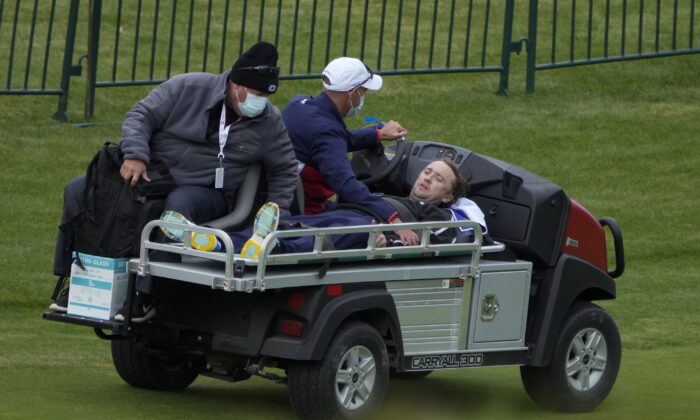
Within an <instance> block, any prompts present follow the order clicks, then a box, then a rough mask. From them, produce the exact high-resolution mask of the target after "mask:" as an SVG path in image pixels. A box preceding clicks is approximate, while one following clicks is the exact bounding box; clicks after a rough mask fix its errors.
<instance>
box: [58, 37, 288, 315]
mask: <svg viewBox="0 0 700 420" xmlns="http://www.w3.org/2000/svg"><path fill="white" fill-rule="evenodd" d="M277 58H278V54H277V49H276V48H275V46H274V45H272V44H270V43H267V42H258V43H256V44H254V45H253V46H251V47H250V49H249V50H248V51H246V52H244V53H243V54H242V55H241V56H240V57H239V58H238V60H237V61H236V62H235V63H234V65H233V67H232V68H231V70H230V71H226V72H224V73H222V74H218V75H217V74H210V73H187V74H181V75H177V76H175V77H173V78H171V79H170V80H167V81H165V82H164V83H162V84H160V85H159V86H157V87H156V88H155V89H153V90H152V91H151V92H150V93H149V94H148V96H146V97H145V98H144V99H142V100H140V101H139V102H137V103H136V105H134V107H133V108H132V109H131V110H130V111H129V112H127V114H126V119H125V120H124V123H123V125H122V135H121V140H120V143H119V145H120V147H121V150H122V152H123V154H124V163H123V165H122V167H121V171H120V174H121V176H122V178H124V182H129V183H131V184H132V185H135V184H136V183H138V182H149V181H150V179H149V177H148V175H147V172H146V169H147V166H148V164H149V162H150V161H151V160H158V161H160V162H163V163H164V164H165V165H166V166H167V167H168V169H169V170H170V174H171V175H172V177H173V180H174V181H175V184H176V185H177V187H176V188H175V190H174V191H173V192H172V193H171V194H170V195H169V196H168V198H167V200H166V202H165V209H166V210H173V211H176V212H178V213H181V214H183V215H184V216H185V217H187V218H188V219H189V220H191V221H193V222H195V223H198V224H206V223H207V222H209V221H212V220H214V219H217V218H220V217H222V216H224V215H226V214H228V213H229V212H230V211H231V210H232V209H233V208H234V207H235V205H236V203H235V202H234V198H235V193H236V191H237V190H238V188H239V186H240V185H241V183H242V182H243V179H244V178H245V174H246V172H247V170H248V168H249V166H250V165H251V164H253V163H258V162H259V163H261V164H262V166H263V168H264V171H265V173H266V174H267V182H268V187H267V191H268V197H267V199H268V200H269V201H273V202H275V203H277V204H278V205H279V207H280V208H282V209H288V208H289V206H290V204H291V202H292V199H293V195H294V189H295V186H296V181H297V174H296V158H295V155H294V149H293V147H292V144H291V142H290V140H289V136H288V135H287V130H286V128H285V125H284V122H283V121H282V117H281V114H280V111H279V110H278V109H277V108H276V107H275V106H273V105H272V104H270V103H269V101H268V97H269V96H270V95H272V94H274V93H275V92H276V91H277V87H278V83H279V67H277ZM84 189H85V177H79V178H76V179H74V180H73V181H71V182H70V183H69V184H68V185H67V186H66V190H65V202H64V211H63V217H62V221H64V222H65V221H67V220H70V219H71V218H72V217H73V216H74V215H75V214H77V212H78V211H79V205H77V203H80V198H79V197H82V194H83V191H84ZM67 243H69V241H68V238H66V237H65V234H63V233H61V232H59V236H58V238H57V250H56V254H55V258H54V273H55V274H56V275H58V276H69V275H70V272H69V270H70V258H71V251H72V250H70V249H69V248H70V247H69V246H66V244H67ZM137 288H138V289H139V290H141V291H142V292H146V293H148V292H149V289H150V285H146V284H139V285H137ZM65 304H67V295H65V296H64V295H59V296H58V298H57V299H56V301H55V302H54V304H53V305H52V308H53V309H55V310H65ZM134 309H135V310H136V311H137V312H136V314H135V319H139V317H140V318H144V317H147V316H148V315H147V314H145V313H143V310H142V309H143V308H142V305H140V304H138V305H137V307H135V308H134Z"/></svg>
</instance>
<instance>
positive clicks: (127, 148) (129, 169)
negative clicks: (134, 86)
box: [119, 78, 181, 185]
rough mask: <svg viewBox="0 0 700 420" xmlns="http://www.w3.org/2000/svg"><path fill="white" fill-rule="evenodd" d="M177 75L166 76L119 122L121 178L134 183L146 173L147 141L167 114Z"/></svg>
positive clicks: (177, 91)
mask: <svg viewBox="0 0 700 420" xmlns="http://www.w3.org/2000/svg"><path fill="white" fill-rule="evenodd" d="M180 85H181V83H179V79H178V78H175V79H170V80H168V81H166V82H164V83H162V84H160V85H159V86H157V87H156V88H155V89H153V90H152V91H151V93H149V94H148V96H146V97H145V98H144V99H142V100H140V101H139V102H137V103H136V105H134V107H133V108H131V110H129V112H127V113H126V118H125V119H124V123H123V124H122V135H121V139H120V140H119V146H120V148H121V150H122V153H123V154H124V163H123V164H122V167H121V171H120V172H121V175H122V177H123V178H124V180H125V181H128V182H131V184H132V185H135V184H136V182H138V180H139V178H141V177H143V178H144V179H146V180H147V181H150V180H149V179H148V177H147V176H146V165H147V164H148V162H149V161H150V154H151V153H150V147H149V142H150V141H151V136H152V135H153V133H154V132H156V131H158V130H159V129H160V128H161V127H162V126H163V124H164V122H165V120H166V119H167V118H168V116H169V115H170V113H171V112H172V109H173V107H174V104H175V103H176V101H177V97H178V95H179V94H180V92H181V89H180Z"/></svg>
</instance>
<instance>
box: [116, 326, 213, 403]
mask: <svg viewBox="0 0 700 420" xmlns="http://www.w3.org/2000/svg"><path fill="white" fill-rule="evenodd" d="M112 361H113V362H114V367H115V368H116V369H117V373H119V376H120V377H121V378H122V379H123V380H124V382H126V383H127V384H129V385H131V386H134V387H137V388H146V389H153V390H158V391H180V390H183V389H185V388H187V387H188V386H189V385H190V384H191V383H192V382H194V380H195V379H196V378H197V376H198V375H199V370H200V369H199V367H200V366H199V364H198V363H195V361H193V360H191V359H188V358H184V357H180V356H168V355H163V354H149V352H148V351H147V350H146V346H145V343H143V342H139V341H137V340H136V338H135V337H131V338H128V339H124V340H114V341H112Z"/></svg>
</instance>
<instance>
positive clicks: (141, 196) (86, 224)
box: [69, 142, 175, 258]
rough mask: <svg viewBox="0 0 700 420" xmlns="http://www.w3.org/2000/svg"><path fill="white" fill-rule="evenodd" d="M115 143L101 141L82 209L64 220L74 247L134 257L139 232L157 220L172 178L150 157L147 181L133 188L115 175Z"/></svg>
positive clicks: (117, 150) (89, 172)
mask: <svg viewBox="0 0 700 420" xmlns="http://www.w3.org/2000/svg"><path fill="white" fill-rule="evenodd" d="M122 163H123V156H122V152H121V150H120V148H119V146H117V145H115V144H112V143H109V142H107V143H105V144H104V145H103V146H102V148H101V149H100V151H99V152H98V153H97V155H95V157H94V158H93V159H92V161H91V162H90V164H89V165H88V169H87V173H86V187H85V192H84V196H83V200H82V202H83V203H82V204H83V206H84V207H83V208H82V209H81V211H80V212H79V213H78V214H77V215H76V216H75V217H74V218H73V219H72V220H71V221H70V222H69V226H70V230H71V232H72V233H73V235H72V236H73V248H74V250H75V251H78V252H83V253H86V254H91V255H99V256H102V257H109V258H129V257H136V256H138V255H139V249H140V243H141V231H142V230H143V227H144V226H145V225H146V223H148V222H149V221H151V220H154V219H158V218H159V217H160V214H161V212H162V211H163V205H164V203H165V199H166V198H167V196H168V194H170V192H171V191H172V190H173V189H175V182H174V181H173V179H172V177H171V176H170V171H168V168H167V167H165V165H163V164H161V163H159V162H154V161H151V162H150V163H149V165H148V176H149V178H150V179H151V181H150V182H145V181H143V180H140V181H139V183H138V184H137V185H136V186H134V187H132V186H131V185H130V184H129V183H126V182H124V179H123V178H122V177H121V175H120V174H119V170H120V168H121V166H122Z"/></svg>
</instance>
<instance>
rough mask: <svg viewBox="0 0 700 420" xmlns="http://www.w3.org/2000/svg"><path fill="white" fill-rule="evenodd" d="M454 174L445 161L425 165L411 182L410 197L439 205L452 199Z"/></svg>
mask: <svg viewBox="0 0 700 420" xmlns="http://www.w3.org/2000/svg"><path fill="white" fill-rule="evenodd" d="M454 181H455V174H454V172H452V169H450V167H449V166H447V164H446V163H445V162H441V161H435V162H433V163H431V164H430V165H428V166H426V167H425V169H423V171H422V172H421V173H420V175H418V178H417V179H416V182H415V183H414V184H413V189H412V190H411V195H410V197H411V198H412V199H414V200H417V201H422V202H424V203H428V204H433V205H440V204H447V203H450V202H451V201H452V199H453V185H454Z"/></svg>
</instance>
